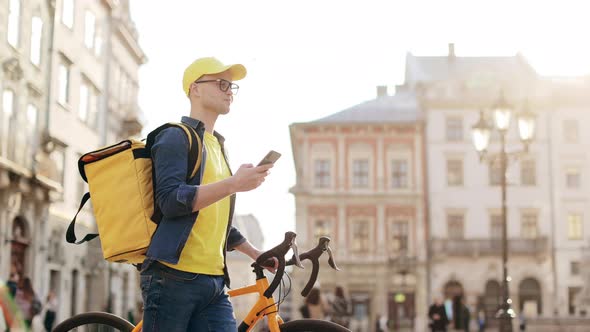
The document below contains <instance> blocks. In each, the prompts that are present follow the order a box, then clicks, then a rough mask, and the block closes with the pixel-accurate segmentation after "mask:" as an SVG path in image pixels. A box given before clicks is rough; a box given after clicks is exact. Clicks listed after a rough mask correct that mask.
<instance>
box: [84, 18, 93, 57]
mask: <svg viewBox="0 0 590 332" xmlns="http://www.w3.org/2000/svg"><path fill="white" fill-rule="evenodd" d="M95 33H96V16H94V13H92V12H91V11H88V10H87V11H86V15H85V17H84V45H86V47H88V49H91V50H92V49H94V41H95V40H94V38H95Z"/></svg>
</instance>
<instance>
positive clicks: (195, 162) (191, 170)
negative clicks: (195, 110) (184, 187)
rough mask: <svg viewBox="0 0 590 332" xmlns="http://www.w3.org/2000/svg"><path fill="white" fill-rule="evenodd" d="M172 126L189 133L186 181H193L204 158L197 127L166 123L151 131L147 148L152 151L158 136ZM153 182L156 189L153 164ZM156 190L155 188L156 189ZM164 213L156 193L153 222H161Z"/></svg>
mask: <svg viewBox="0 0 590 332" xmlns="http://www.w3.org/2000/svg"><path fill="white" fill-rule="evenodd" d="M170 127H178V128H180V129H182V130H183V131H184V133H185V134H186V135H187V138H188V143H189V151H188V165H187V174H186V182H189V181H191V179H193V178H194V177H195V176H196V175H197V173H198V170H199V168H200V166H201V160H202V153H201V152H202V148H203V145H202V142H201V139H200V138H199V135H197V132H196V130H195V129H193V128H192V127H191V126H188V125H186V124H184V123H166V124H164V125H161V126H160V127H158V128H156V129H155V130H154V131H152V132H150V133H149V134H148V137H147V141H146V147H145V148H146V150H147V151H148V152H150V151H151V148H152V146H153V144H154V142H155V139H156V136H157V135H158V134H159V133H160V132H161V131H162V130H164V129H166V128H170ZM152 183H153V186H154V189H155V186H156V170H155V168H154V167H153V166H152ZM154 192H155V190H154ZM162 217H163V214H162V210H160V208H159V207H158V203H157V202H156V195H155V193H154V214H153V215H152V217H151V220H152V221H153V222H155V223H156V224H158V223H160V220H162Z"/></svg>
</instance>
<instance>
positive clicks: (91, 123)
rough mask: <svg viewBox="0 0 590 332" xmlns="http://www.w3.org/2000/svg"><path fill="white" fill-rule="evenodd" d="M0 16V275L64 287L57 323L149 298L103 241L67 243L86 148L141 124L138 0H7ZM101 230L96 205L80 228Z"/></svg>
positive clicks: (124, 309)
mask: <svg viewBox="0 0 590 332" xmlns="http://www.w3.org/2000/svg"><path fill="white" fill-rule="evenodd" d="M0 17H2V19H1V21H2V22H8V24H7V25H4V24H2V25H1V27H0V29H7V30H3V31H1V32H2V33H0V34H1V37H0V42H1V43H2V47H0V52H2V53H3V54H2V55H1V56H0V58H1V59H3V69H4V70H3V73H2V75H4V76H3V77H2V80H1V81H2V86H1V87H0V88H1V89H2V91H3V94H2V132H1V133H2V134H1V135H2V140H1V143H2V144H1V145H2V147H3V148H2V157H0V158H2V159H1V160H2V164H1V165H2V166H1V170H0V174H1V175H0V179H2V181H0V182H1V183H2V185H1V187H2V189H0V191H1V194H0V197H2V203H1V204H2V206H3V207H4V206H7V207H8V209H2V210H3V213H2V214H1V215H0V218H2V220H1V222H2V223H1V224H2V230H1V233H2V236H3V239H5V240H6V241H2V243H3V244H4V243H6V244H5V245H3V246H2V250H1V251H0V255H2V256H1V257H3V258H4V259H1V260H0V269H1V270H0V272H1V275H2V277H3V278H8V275H9V274H10V273H17V274H19V275H21V276H29V277H31V279H32V281H33V286H34V288H35V291H36V292H37V294H38V295H39V297H40V298H44V297H45V295H46V294H47V293H48V291H49V290H53V291H55V292H56V293H57V297H58V300H59V310H58V317H57V321H58V322H59V321H61V320H63V319H65V318H67V317H70V316H72V315H74V314H77V313H81V312H86V311H91V310H109V311H111V312H113V313H115V314H119V315H121V316H125V317H127V313H128V312H133V313H135V312H136V310H137V309H138V300H140V298H138V293H139V292H138V286H137V280H136V279H137V276H136V275H137V273H136V270H135V268H133V267H132V266H124V265H117V264H114V265H111V264H107V263H106V262H105V261H104V260H103V258H102V252H101V249H100V243H99V242H98V241H97V240H95V241H92V242H90V243H89V244H84V245H80V246H75V245H70V244H67V243H66V242H65V231H66V229H67V227H68V224H69V223H70V221H71V220H72V218H73V216H74V214H75V213H76V211H77V210H78V206H79V204H80V199H81V197H82V195H83V194H84V193H85V192H86V191H87V189H88V188H87V185H86V184H85V183H84V182H83V180H82V179H81V177H80V175H79V172H78V167H77V160H78V158H79V157H80V156H81V155H82V154H83V153H85V152H88V151H91V150H95V149H97V148H99V147H101V146H104V145H106V144H112V143H115V142H116V140H118V139H120V138H123V137H129V136H134V135H137V134H139V133H140V131H141V111H140V110H139V108H138V106H137V91H138V69H139V67H140V66H141V65H142V64H143V63H145V61H146V57H145V54H144V53H143V51H142V50H141V48H140V47H139V44H138V38H137V32H136V31H135V28H134V25H133V22H132V21H131V19H130V14H129V2H128V1H109V0H103V1H99V0H96V1H74V0H59V1H55V2H47V1H22V0H8V1H2V6H1V8H0ZM4 18H7V19H6V20H5V19H4ZM15 31H16V32H15ZM15 36H17V37H15ZM15 38H16V39H15ZM15 45H16V46H15ZM17 128H18V129H19V130H16V129H17ZM20 128H26V129H27V130H20ZM87 205H89V204H87ZM95 231H96V225H95V224H94V220H93V216H92V211H91V208H90V207H89V206H87V207H85V208H84V209H83V210H82V211H81V212H80V214H79V216H78V221H77V223H76V235H77V237H78V238H79V239H80V238H82V237H83V236H84V235H86V234H87V233H90V232H95ZM115 290H116V291H115ZM140 305H141V303H139V306H140Z"/></svg>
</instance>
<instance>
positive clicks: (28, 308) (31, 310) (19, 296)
mask: <svg viewBox="0 0 590 332" xmlns="http://www.w3.org/2000/svg"><path fill="white" fill-rule="evenodd" d="M14 299H15V302H16V305H17V306H18V308H19V309H20V311H21V313H22V315H23V319H24V321H25V325H26V327H27V328H28V329H30V328H31V323H32V322H33V318H34V317H35V316H36V315H37V314H39V313H40V312H41V307H42V305H41V301H40V300H39V299H38V298H37V295H36V294H35V291H34V290H33V285H32V284H31V279H29V277H25V278H23V279H22V282H21V283H20V285H19V288H18V289H17V290H16V296H15V298H14Z"/></svg>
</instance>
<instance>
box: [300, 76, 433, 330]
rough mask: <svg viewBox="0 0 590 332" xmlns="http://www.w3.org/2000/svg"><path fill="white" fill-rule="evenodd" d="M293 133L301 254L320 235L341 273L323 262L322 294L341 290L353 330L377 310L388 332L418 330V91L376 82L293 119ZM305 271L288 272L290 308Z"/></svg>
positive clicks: (421, 210) (421, 219)
mask: <svg viewBox="0 0 590 332" xmlns="http://www.w3.org/2000/svg"><path fill="white" fill-rule="evenodd" d="M290 131H291V142H292V146H293V155H294V160H295V167H296V172H297V182H296V184H295V186H294V187H293V188H292V189H291V192H292V193H293V195H294V196H295V204H296V232H297V242H298V244H299V247H300V250H301V251H304V250H307V249H310V248H312V247H314V246H315V245H317V239H318V238H319V237H320V236H323V235H327V236H329V237H330V238H331V244H330V246H331V248H332V250H333V252H334V253H335V259H336V262H337V264H338V265H339V267H340V268H341V269H342V271H340V272H337V271H334V270H332V269H330V267H329V266H328V264H327V260H328V258H327V257H323V258H322V267H321V269H320V275H319V278H318V285H319V287H320V289H321V291H322V293H323V295H324V296H325V297H326V299H329V298H331V296H332V294H333V291H334V288H335V287H336V286H338V285H339V286H343V287H344V289H345V292H346V293H347V295H348V296H349V297H350V298H351V301H352V312H353V319H352V322H351V327H352V328H353V329H354V330H355V331H372V330H373V327H374V325H375V320H376V319H377V317H378V315H385V316H387V317H388V318H389V319H390V321H391V324H392V326H394V327H395V328H401V329H402V330H406V329H412V328H416V330H417V331H422V330H424V329H425V328H426V324H425V321H426V319H425V318H426V312H425V308H426V302H425V300H426V293H425V291H426V270H425V267H426V264H425V263H426V251H425V247H424V240H423V239H424V238H425V234H426V233H425V232H426V228H425V226H426V224H425V220H426V219H425V217H426V205H425V203H426V201H425V198H426V197H425V187H424V185H425V183H424V181H423V179H424V174H423V171H422V170H423V167H424V162H423V157H424V156H423V153H422V151H423V144H424V140H423V124H422V121H421V120H420V112H419V106H418V104H417V103H416V98H415V96H414V95H413V94H412V93H407V94H398V95H396V96H393V97H392V96H388V95H387V93H386V89H385V87H378V96H377V98H376V99H374V100H371V101H367V102H365V103H362V104H359V105H356V106H354V107H351V108H350V109H347V110H344V111H342V112H339V113H336V114H333V115H331V116H328V117H326V118H323V119H319V120H316V121H312V122H308V123H296V124H292V125H291V126H290ZM309 272H310V271H309V268H308V269H305V270H298V269H295V271H294V273H293V275H294V277H293V284H294V290H293V291H294V292H295V296H294V301H296V302H294V305H293V307H294V308H298V307H299V305H300V303H301V301H302V298H301V297H300V296H299V293H300V292H301V290H302V289H303V287H304V285H305V283H307V279H308V278H309ZM294 315H295V316H298V315H299V313H298V312H294Z"/></svg>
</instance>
